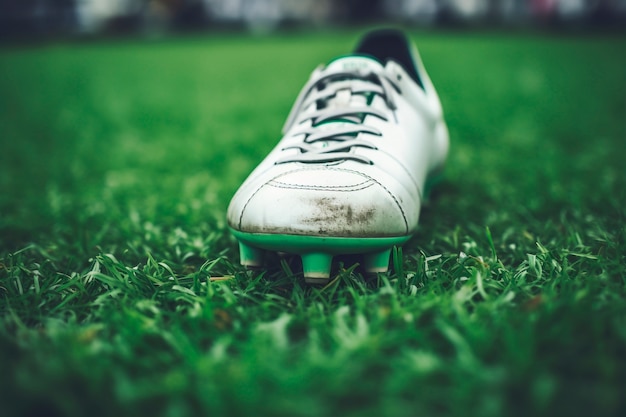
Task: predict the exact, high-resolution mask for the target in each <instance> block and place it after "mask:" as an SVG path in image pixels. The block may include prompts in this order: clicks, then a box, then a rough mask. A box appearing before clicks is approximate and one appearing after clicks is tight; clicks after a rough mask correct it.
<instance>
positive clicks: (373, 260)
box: [363, 248, 391, 274]
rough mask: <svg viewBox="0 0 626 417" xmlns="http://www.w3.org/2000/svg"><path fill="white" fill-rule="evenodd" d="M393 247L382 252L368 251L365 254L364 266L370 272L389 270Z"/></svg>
mask: <svg viewBox="0 0 626 417" xmlns="http://www.w3.org/2000/svg"><path fill="white" fill-rule="evenodd" d="M390 255H391V248H389V249H385V250H382V251H380V252H372V253H366V254H364V255H363V258H364V259H363V268H364V269H365V271H366V272H367V273H369V274H376V273H379V272H387V271H388V270H389V256H390Z"/></svg>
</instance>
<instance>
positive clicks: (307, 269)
mask: <svg viewBox="0 0 626 417" xmlns="http://www.w3.org/2000/svg"><path fill="white" fill-rule="evenodd" d="M332 261H333V257H332V255H330V254H328V253H305V254H303V255H302V269H303V271H304V280H305V281H306V282H307V283H308V284H325V283H326V282H328V279H329V278H330V267H331V264H332Z"/></svg>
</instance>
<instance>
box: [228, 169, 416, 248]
mask: <svg viewBox="0 0 626 417" xmlns="http://www.w3.org/2000/svg"><path fill="white" fill-rule="evenodd" d="M236 198H238V199H239V207H238V208H235V209H232V210H230V215H229V221H230V223H231V226H233V227H235V228H236V229H238V230H241V231H244V232H249V233H278V234H299V235H305V234H306V235H317V236H339V237H343V236H345V237H361V236H362V237H382V236H399V235H404V234H407V233H408V229H409V227H408V224H407V219H406V216H405V213H404V210H403V209H402V206H401V204H400V202H399V201H398V198H397V196H395V195H394V194H393V193H392V191H390V190H389V189H388V188H387V187H385V186H384V185H383V184H381V183H380V182H379V181H376V180H375V179H373V178H371V177H369V176H367V175H365V174H363V173H360V172H357V171H352V170H345V169H338V168H326V169H307V168H302V169H297V170H293V171H289V172H286V173H283V174H280V175H278V176H276V177H274V178H272V179H270V180H269V181H266V182H264V183H262V185H260V186H258V187H256V189H253V190H248V192H247V193H245V195H241V194H240V195H238V196H236ZM233 203H234V204H231V206H237V205H238V204H237V202H235V201H234V202H233Z"/></svg>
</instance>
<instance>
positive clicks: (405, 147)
mask: <svg viewBox="0 0 626 417" xmlns="http://www.w3.org/2000/svg"><path fill="white" fill-rule="evenodd" d="M283 134H284V137H283V138H282V140H281V141H280V142H279V143H278V145H277V146H276V147H275V148H274V149H273V150H272V151H271V152H270V154H269V155H268V156H267V157H266V158H265V160H263V162H261V164H259V166H258V167H257V168H256V169H255V170H254V171H253V172H252V173H251V174H250V176H249V177H248V178H247V179H246V180H245V181H244V183H243V184H242V185H241V187H240V188H239V190H238V191H237V193H236V194H235V195H234V197H233V199H232V200H231V202H230V205H229V208H228V223H229V226H230V228H231V231H232V233H233V234H234V236H235V237H236V238H237V239H238V241H239V245H240V255H241V263H242V264H243V265H246V266H250V267H258V266H261V265H262V262H263V254H264V252H265V251H276V252H286V253H292V254H297V255H300V256H301V257H302V265H303V271H304V277H305V279H306V281H307V282H310V283H324V282H326V281H327V280H328V279H329V276H330V269H331V263H332V259H333V256H335V255H354V254H359V255H363V267H364V269H365V271H366V272H373V273H375V272H385V271H387V268H388V264H389V254H390V251H391V248H392V247H393V246H395V245H402V244H403V243H405V242H406V241H407V240H408V239H409V238H411V236H412V235H413V234H414V233H415V231H416V229H417V224H418V218H419V213H420V207H421V204H422V200H423V198H424V191H425V187H426V185H427V182H428V181H429V180H430V179H431V178H432V177H433V176H434V175H435V174H436V173H437V172H439V171H440V169H441V168H442V167H443V164H444V162H445V159H446V156H447V153H448V146H449V140H448V131H447V128H446V125H445V122H444V119H443V113H442V109H441V104H440V102H439V98H438V96H437V93H436V92H435V89H434V87H433V85H432V83H431V81H430V79H429V78H428V75H427V74H426V71H425V70H424V67H423V65H422V62H421V60H420V58H419V56H418V53H417V50H416V49H415V47H414V46H413V45H412V44H410V42H409V41H408V39H407V38H406V37H405V36H404V35H403V34H402V33H401V32H398V31H393V30H379V31H374V32H371V33H369V34H367V35H366V36H365V37H364V38H363V39H362V40H361V42H360V44H359V46H358V47H357V48H356V51H355V52H354V53H353V54H351V55H347V56H343V57H340V58H337V59H335V60H333V61H331V62H330V63H329V64H328V65H326V66H320V67H318V68H317V69H316V70H315V71H314V72H313V74H312V75H311V77H310V79H309V81H308V82H307V83H306V85H305V86H304V88H303V89H302V91H301V92H300V95H299V96H298V98H297V99H296V102H295V104H294V106H293V108H292V110H291V113H290V114H289V116H288V117H287V121H286V122H285V126H284V128H283Z"/></svg>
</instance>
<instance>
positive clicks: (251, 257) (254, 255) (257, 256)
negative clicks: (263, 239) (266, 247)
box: [239, 242, 265, 268]
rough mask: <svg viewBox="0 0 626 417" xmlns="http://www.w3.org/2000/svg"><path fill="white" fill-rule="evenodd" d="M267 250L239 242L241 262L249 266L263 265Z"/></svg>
mask: <svg viewBox="0 0 626 417" xmlns="http://www.w3.org/2000/svg"><path fill="white" fill-rule="evenodd" d="M264 255H265V251H263V250H262V249H259V248H255V247H254V246H250V245H247V244H245V243H242V242H239V257H240V259H241V260H240V263H241V265H243V266H246V267H248V268H258V267H261V266H263V258H264Z"/></svg>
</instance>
